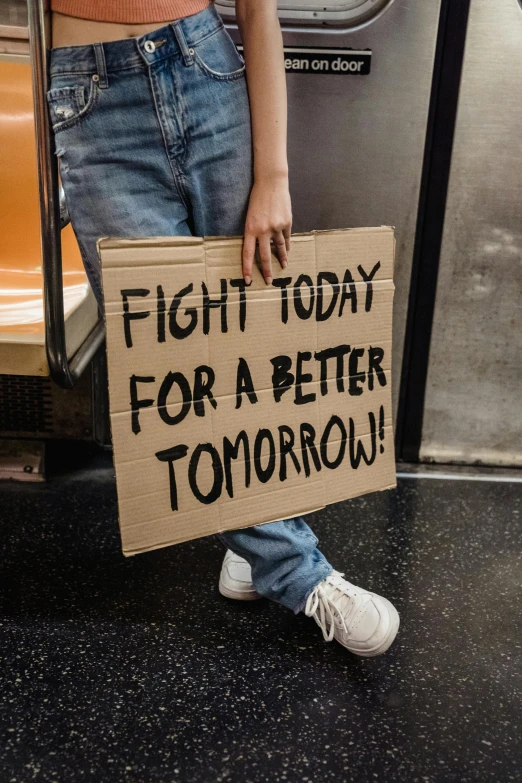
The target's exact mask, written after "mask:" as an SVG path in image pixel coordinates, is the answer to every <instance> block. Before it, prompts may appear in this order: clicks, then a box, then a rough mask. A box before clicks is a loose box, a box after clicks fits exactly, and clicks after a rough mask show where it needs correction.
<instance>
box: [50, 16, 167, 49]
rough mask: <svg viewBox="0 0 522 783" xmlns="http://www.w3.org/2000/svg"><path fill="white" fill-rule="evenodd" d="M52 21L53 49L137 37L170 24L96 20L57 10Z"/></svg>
mask: <svg viewBox="0 0 522 783" xmlns="http://www.w3.org/2000/svg"><path fill="white" fill-rule="evenodd" d="M170 21H173V20H170ZM52 23H53V25H52V46H53V49H54V48H55V47H57V46H85V45H89V44H93V43H98V42H101V43H105V42H107V41H120V40H121V39H122V38H135V37H137V36H140V35H145V34H146V33H150V32H152V30H157V29H158V28H160V27H164V26H165V25H166V24H168V22H152V23H150V24H120V23H116V22H94V21H92V20H91V19H79V18H78V17H76V16H66V15H65V14H59V13H57V12H56V11H53V13H52Z"/></svg>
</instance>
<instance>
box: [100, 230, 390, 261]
mask: <svg viewBox="0 0 522 783" xmlns="http://www.w3.org/2000/svg"><path fill="white" fill-rule="evenodd" d="M347 231H350V232H353V233H358V234H360V233H375V232H378V231H379V232H380V231H392V232H394V234H395V228H394V226H367V227H362V228H325V229H316V230H314V231H302V232H296V233H295V234H292V235H291V237H290V240H292V239H293V238H294V237H295V238H299V237H311V236H314V235H315V234H338V233H340V232H343V233H346V232H347ZM234 239H235V240H236V241H238V242H242V241H243V236H242V235H239V236H208V237H195V236H172V237H165V236H160V237H158V236H150V237H139V238H129V239H126V238H125V237H112V236H110V237H100V238H99V239H98V240H97V242H96V252H97V253H98V258H99V259H100V261H101V255H100V250H101V249H102V248H103V249H104V250H106V249H109V248H123V247H182V246H184V245H185V246H191V245H202V244H203V242H220V241H223V240H228V241H230V240H234Z"/></svg>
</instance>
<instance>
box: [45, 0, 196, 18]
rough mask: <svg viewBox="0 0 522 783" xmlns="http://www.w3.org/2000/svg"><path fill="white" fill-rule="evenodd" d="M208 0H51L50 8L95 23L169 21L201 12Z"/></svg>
mask: <svg viewBox="0 0 522 783" xmlns="http://www.w3.org/2000/svg"><path fill="white" fill-rule="evenodd" d="M210 2H211V0H51V10H52V11H56V12H57V13H59V14H66V16H76V17H79V18H80V19H92V20H93V21H96V22H118V23H120V24H149V23H151V22H170V21H171V20H173V19H180V18H181V17H183V16H191V14H197V13H199V11H203V10H204V9H205V8H207V7H208V6H209V5H210Z"/></svg>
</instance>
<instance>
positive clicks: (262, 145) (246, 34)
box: [236, 0, 288, 182]
mask: <svg viewBox="0 0 522 783" xmlns="http://www.w3.org/2000/svg"><path fill="white" fill-rule="evenodd" d="M236 14H237V21H238V26H239V31H240V33H241V40H242V42H243V51H244V58H245V63H246V76H247V84H248V94H249V99H250V111H251V120H252V137H253V147H254V178H255V180H256V181H258V182H259V181H261V180H264V179H266V178H268V179H274V178H286V177H288V160H287V137H286V134H287V119H286V118H287V99H286V79H285V67H284V54H283V42H282V35H281V28H280V26H279V20H278V18H277V2H276V0H236Z"/></svg>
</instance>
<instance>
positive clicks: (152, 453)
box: [98, 227, 395, 555]
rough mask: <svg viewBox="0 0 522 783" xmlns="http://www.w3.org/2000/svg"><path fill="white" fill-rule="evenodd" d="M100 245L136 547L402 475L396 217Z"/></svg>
mask: <svg viewBox="0 0 522 783" xmlns="http://www.w3.org/2000/svg"><path fill="white" fill-rule="evenodd" d="M242 244H243V238H242V237H206V238H205V239H201V238H198V237H149V238H146V237H145V238H143V239H110V238H105V239H101V240H99V241H98V252H99V254H100V258H101V262H102V271H103V288H104V297H105V320H106V325H107V352H108V368H109V392H110V403H111V425H112V439H113V446H114V463H115V467H116V481H117V486H118V505H119V516H120V527H121V534H122V543H123V551H124V553H125V554H126V555H133V554H136V553H137V552H144V551H146V550H148V549H155V548H157V547H160V546H167V545H168V544H173V543H177V542H179V541H187V540H189V539H192V538H198V537H199V536H206V535H209V534H211V533H217V532H220V531H223V530H232V529H234V528H243V527H248V526H250V525H255V524H259V523H263V522H273V521H274V520H278V519H286V518H289V517H295V516H300V515H301V514H306V513H308V512H310V511H314V510H316V509H318V508H322V507H323V506H325V505H326V504H328V503H335V502H337V501H339V500H346V499H347V498H351V497H355V496H356V495H361V494H363V493H365V492H374V491H376V490H381V489H386V488H388V487H391V486H394V485H395V461H394V454H393V436H392V419H391V415H392V414H391V389H390V380H391V378H390V370H391V335H392V331H391V330H392V304H393V256H394V247H395V241H394V236H393V230H392V229H391V228H386V227H381V228H363V229H346V230H337V231H335V230H331V231H312V232H310V233H308V234H293V235H292V245H291V249H290V264H289V266H288V268H286V269H284V270H282V269H274V273H275V277H274V280H273V283H272V285H270V286H267V285H265V282H264V280H263V278H262V275H261V272H260V270H259V268H258V266H257V265H256V266H255V267H254V270H253V276H252V283H251V285H249V286H246V285H245V282H244V280H243V278H242V277H241V252H242Z"/></svg>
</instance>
